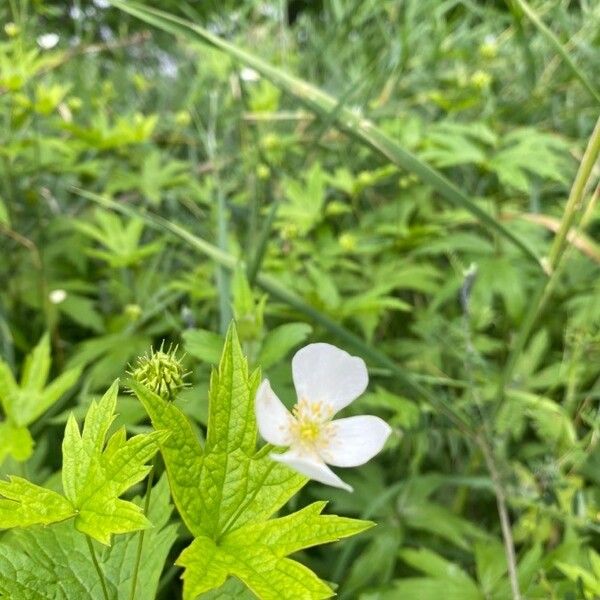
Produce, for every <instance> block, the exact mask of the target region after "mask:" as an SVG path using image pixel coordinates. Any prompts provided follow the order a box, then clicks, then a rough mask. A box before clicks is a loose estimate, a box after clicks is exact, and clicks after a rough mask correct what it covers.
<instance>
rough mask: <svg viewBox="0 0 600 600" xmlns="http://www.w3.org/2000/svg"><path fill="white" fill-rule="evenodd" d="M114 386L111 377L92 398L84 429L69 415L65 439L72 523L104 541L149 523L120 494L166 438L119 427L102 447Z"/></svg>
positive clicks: (143, 470)
mask: <svg viewBox="0 0 600 600" xmlns="http://www.w3.org/2000/svg"><path fill="white" fill-rule="evenodd" d="M118 390H119V386H118V382H115V383H114V384H113V385H112V386H111V388H110V389H109V390H108V392H107V393H106V394H105V395H104V396H103V398H102V399H101V400H100V402H98V403H96V402H94V403H92V405H91V406H90V409H89V410H88V413H87V416H86V419H85V425H84V428H83V433H81V434H80V432H79V428H78V426H77V423H76V421H75V418H74V417H73V416H72V415H71V416H70V417H69V420H68V422H67V427H66V429H65V437H64V440H63V472H62V480H63V489H64V491H65V495H66V496H67V498H68V499H69V500H70V501H71V503H72V505H73V506H74V507H76V508H77V516H76V518H75V527H76V528H77V529H79V531H81V532H82V533H86V534H87V535H89V536H91V537H93V538H94V539H97V540H98V541H99V542H102V543H103V544H109V543H110V538H111V535H112V534H114V533H127V532H131V531H136V530H139V529H144V528H146V527H148V526H149V522H148V520H147V519H146V517H145V516H144V514H143V512H142V510H141V509H140V508H139V507H138V506H136V505H135V504H133V503H131V502H127V501H125V500H121V499H120V498H119V496H120V495H121V494H123V493H124V492H125V491H126V490H127V489H128V488H130V487H131V486H132V485H134V484H135V483H137V482H138V481H141V480H142V479H143V478H144V477H145V476H146V475H147V474H148V471H149V470H150V468H149V467H148V466H146V463H147V461H148V460H150V458H152V457H153V456H154V454H155V453H156V452H157V451H158V443H159V442H160V441H161V440H166V438H167V435H166V434H165V433H164V432H161V431H157V432H154V433H151V434H143V435H137V436H135V437H133V438H131V439H129V440H127V439H126V436H125V429H120V430H119V431H117V432H116V433H115V434H113V436H112V437H111V438H110V439H109V441H108V443H107V444H106V447H105V448H104V444H105V441H106V436H107V434H108V430H109V428H110V426H111V424H112V422H113V420H114V411H115V408H116V403H117V393H118Z"/></svg>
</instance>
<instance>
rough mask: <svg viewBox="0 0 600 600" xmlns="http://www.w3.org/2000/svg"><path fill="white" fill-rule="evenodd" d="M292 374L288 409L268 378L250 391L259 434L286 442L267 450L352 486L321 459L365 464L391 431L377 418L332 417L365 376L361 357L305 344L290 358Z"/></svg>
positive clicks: (328, 480)
mask: <svg viewBox="0 0 600 600" xmlns="http://www.w3.org/2000/svg"><path fill="white" fill-rule="evenodd" d="M292 375H293V379H294V387H295V388H296V394H297V396H298V403H297V404H296V406H295V407H294V408H293V410H292V412H291V413H290V412H289V411H288V410H287V408H286V407H285V406H284V405H283V404H282V402H281V400H279V398H278V397H277V396H276V395H275V393H274V392H273V390H272V389H271V384H270V383H269V380H268V379H265V380H264V381H263V382H262V383H261V385H260V387H259V388H258V392H257V394H256V406H255V408H256V420H257V423H258V429H259V431H260V434H261V436H262V437H263V438H264V439H265V440H266V441H267V442H270V443H271V444H274V445H275V446H289V450H288V451H287V452H285V453H283V454H271V458H273V459H274V460H276V461H279V462H282V463H284V464H286V465H288V466H289V467H291V468H292V469H295V470H296V471H298V472H300V473H302V474H303V475H306V476H307V477H310V478H311V479H315V480H316V481H320V482H321V483H325V484H327V485H332V486H334V487H339V488H342V489H345V490H348V491H352V488H351V487H350V486H349V485H348V484H347V483H344V482H343V481H342V480H341V479H340V478H339V477H338V476H337V475H336V474H335V473H334V472H333V471H332V470H331V469H330V468H329V467H328V466H327V464H330V465H333V466H334V467H357V466H359V465H362V464H364V463H366V462H367V461H368V460H370V459H371V458H373V457H374V456H375V455H376V454H377V453H378V452H379V451H380V450H381V449H382V448H383V445H384V444H385V441H386V440H387V438H388V436H389V435H390V433H391V431H392V430H391V427H390V426H389V425H388V424H387V423H386V422H385V421H384V420H383V419H380V418H379V417H373V416H368V415H365V416H360V417H348V418H345V419H337V420H335V421H333V420H332V418H333V416H334V415H335V413H337V412H338V411H340V410H341V409H342V408H344V407H345V406H348V405H349V404H350V403H351V402H352V401H353V400H355V399H356V398H358V396H360V395H361V394H362V393H363V392H364V391H365V389H366V387H367V384H368V382H369V376H368V374H367V367H366V365H365V363H364V361H363V360H362V359H361V358H358V357H356V356H350V355H349V354H348V353H347V352H344V351H343V350H340V349H339V348H336V347H335V346H332V345H331V344H309V345H308V346H305V347H304V348H302V349H301V350H299V351H298V352H297V353H296V355H295V356H294V358H293V359H292ZM326 463H327V464H326Z"/></svg>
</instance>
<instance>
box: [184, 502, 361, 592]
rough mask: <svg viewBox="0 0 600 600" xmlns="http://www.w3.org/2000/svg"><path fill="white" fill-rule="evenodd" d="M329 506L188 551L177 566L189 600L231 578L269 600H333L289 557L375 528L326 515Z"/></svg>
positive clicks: (204, 539)
mask: <svg viewBox="0 0 600 600" xmlns="http://www.w3.org/2000/svg"><path fill="white" fill-rule="evenodd" d="M325 504H326V503H325V502H315V503H314V504H311V505H309V506H307V507H306V508H303V509H302V510H300V511H298V512H296V513H293V514H291V515H288V516H287V517H281V518H279V519H273V520H271V521H263V522H259V523H249V524H247V525H244V526H243V527H240V528H239V529H236V530H235V531H233V532H231V533H228V534H225V535H224V536H223V537H222V538H221V539H220V540H219V541H218V543H215V542H214V541H213V540H211V539H210V538H208V537H199V538H196V539H195V540H194V542H193V543H192V545H191V546H189V547H188V548H187V549H186V550H184V551H183V553H182V554H181V556H180V557H179V559H178V561H177V564H179V565H181V566H184V567H186V571H185V573H184V576H183V579H184V593H183V597H184V600H192V599H193V598H196V597H197V596H198V595H199V594H201V593H203V592H206V591H208V590H210V589H212V588H214V587H217V586H220V585H222V584H223V583H224V582H225V580H226V578H227V577H228V576H229V575H234V576H235V577H237V578H239V579H240V580H242V581H243V582H244V583H245V584H246V585H247V586H248V588H250V589H251V590H252V591H253V592H254V593H255V594H256V595H257V596H258V597H259V598H262V599H263V600H270V599H277V598H279V599H281V600H286V599H289V600H302V599H307V600H308V599H311V600H312V599H315V600H316V599H318V598H330V597H331V596H332V595H333V592H332V590H331V588H330V587H329V586H328V585H326V584H325V583H324V582H323V581H321V580H320V579H319V578H318V577H317V576H316V575H315V574H314V573H313V572H312V571H310V570H309V569H307V568H306V567H304V566H303V565H301V564H300V563H298V562H296V561H293V560H291V559H289V558H286V557H287V556H288V555H289V554H292V553H294V552H297V551H298V550H302V549H304V548H310V547H311V546H316V545H318V544H324V543H327V542H333V541H337V540H339V539H341V538H344V537H348V536H351V535H354V534H356V533H359V532H361V531H364V530H365V529H368V528H369V527H371V526H372V525H373V524H372V523H370V522H368V521H359V520H356V519H348V518H345V517H338V516H336V515H322V514H321V511H322V510H323V508H324V507H325Z"/></svg>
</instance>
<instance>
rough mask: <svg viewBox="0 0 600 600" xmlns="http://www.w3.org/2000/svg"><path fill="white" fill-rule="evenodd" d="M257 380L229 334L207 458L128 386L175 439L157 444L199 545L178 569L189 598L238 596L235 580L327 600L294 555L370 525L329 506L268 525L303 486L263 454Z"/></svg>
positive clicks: (178, 418)
mask: <svg viewBox="0 0 600 600" xmlns="http://www.w3.org/2000/svg"><path fill="white" fill-rule="evenodd" d="M258 381H259V373H258V371H255V372H253V373H250V372H249V370H248V364H247V361H246V359H245V358H244V356H243V354H242V349H241V347H240V343H239V340H238V338H237V334H236V331H235V328H234V326H231V327H230V329H229V331H228V333H227V337H226V340H225V345H224V348H223V355H222V357H221V362H220V364H219V368H218V369H217V370H215V371H213V373H212V377H211V385H210V407H209V419H208V432H207V438H206V445H205V448H204V449H202V448H201V446H200V444H199V442H198V439H197V438H196V436H195V434H194V433H193V430H192V428H191V426H190V424H189V422H188V421H187V418H186V417H185V416H184V415H183V413H181V411H180V410H179V409H178V408H177V407H176V406H175V405H173V404H169V403H168V402H165V401H164V400H163V399H161V398H160V397H159V396H157V395H156V394H154V393H152V392H151V391H150V390H148V389H146V388H144V387H143V386H140V385H139V384H136V383H135V382H132V383H131V386H132V388H133V389H134V390H135V392H136V394H137V395H138V397H139V398H140V401H141V402H142V404H143V405H144V407H145V408H146V410H147V411H148V413H149V415H150V418H151V419H152V423H153V425H154V427H155V428H157V429H165V430H167V431H169V432H171V437H170V438H169V439H168V440H166V441H162V442H160V445H161V451H162V454H163V458H164V460H165V465H166V468H167V473H168V475H169V481H170V485H171V491H172V495H173V499H174V501H175V504H176V505H177V508H178V509H179V511H180V513H181V516H182V519H183V520H184V522H185V523H186V525H187V526H188V528H189V529H190V531H191V532H192V533H193V534H194V537H195V539H194V541H193V542H192V544H191V545H190V546H189V547H188V548H187V549H186V550H184V552H183V553H182V554H181V556H180V558H179V559H178V563H177V564H179V565H181V566H183V567H185V568H186V571H185V573H184V576H183V577H184V598H185V599H189V600H191V599H193V598H196V597H197V596H198V595H200V594H203V593H205V592H209V591H211V590H215V589H217V588H221V586H223V585H230V586H233V588H232V589H234V590H238V589H239V588H237V586H235V585H234V584H227V579H228V577H229V576H234V577H236V578H237V579H239V580H240V581H242V582H243V583H244V584H245V585H246V586H247V587H248V588H249V589H250V590H252V591H253V592H254V593H255V594H257V595H258V596H259V597H261V598H266V599H269V598H294V599H302V598H307V599H308V598H311V599H317V598H329V597H330V596H331V595H332V591H331V589H330V588H329V586H327V585H326V584H325V583H324V582H322V581H321V580H320V579H319V578H318V577H317V576H316V575H315V574H314V573H312V572H311V571H310V570H309V569H307V568H306V567H304V566H303V565H301V564H300V563H297V562H295V561H293V560H290V559H288V558H287V555H289V554H292V553H293V552H296V551H298V550H301V549H303V548H308V547H310V546H314V545H317V544H322V543H326V542H331V541H335V540H338V539H340V538H343V537H347V536H350V535H353V534H355V533H358V532H360V531H363V530H364V529H366V528H368V527H370V526H371V523H368V522H364V521H357V520H353V519H347V518H341V517H337V516H324V515H321V511H322V509H323V507H324V506H325V504H324V503H315V504H312V505H311V506H309V507H307V508H305V509H303V510H301V511H299V512H297V513H294V514H292V515H289V516H287V517H282V518H278V519H274V520H271V521H269V520H268V519H269V517H271V516H272V515H273V514H274V513H275V512H276V511H277V510H279V509H280V508H281V507H282V506H283V505H284V504H285V503H286V502H287V501H288V500H289V499H290V498H291V497H292V496H293V495H294V494H295V493H296V492H297V491H298V490H299V489H300V488H301V487H302V486H303V485H304V484H305V483H306V478H305V477H303V476H301V475H298V474H297V473H294V472H293V471H291V470H290V469H288V468H287V467H285V466H284V465H282V464H280V463H277V462H275V461H273V460H272V459H271V458H269V456H268V450H269V448H268V447H265V449H263V450H262V451H259V452H256V438H257V428H256V419H255V416H254V396H255V393H256V388H257V385H258ZM215 594H217V595H216V596H215V597H217V598H218V597H219V595H218V593H217V592H215ZM236 594H237V591H236ZM209 597H210V596H209ZM221 597H222V596H221ZM242 597H244V596H242Z"/></svg>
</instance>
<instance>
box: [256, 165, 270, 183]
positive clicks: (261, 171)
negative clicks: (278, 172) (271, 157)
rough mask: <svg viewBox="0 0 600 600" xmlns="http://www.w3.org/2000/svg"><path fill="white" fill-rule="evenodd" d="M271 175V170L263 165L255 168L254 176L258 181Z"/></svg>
mask: <svg viewBox="0 0 600 600" xmlns="http://www.w3.org/2000/svg"><path fill="white" fill-rule="evenodd" d="M270 175H271V169H269V167H268V166H267V165H265V164H263V163H261V164H259V165H258V166H257V167H256V176H257V177H258V178H259V179H263V180H264V179H268V178H269V177H270Z"/></svg>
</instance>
